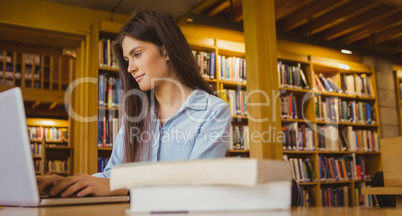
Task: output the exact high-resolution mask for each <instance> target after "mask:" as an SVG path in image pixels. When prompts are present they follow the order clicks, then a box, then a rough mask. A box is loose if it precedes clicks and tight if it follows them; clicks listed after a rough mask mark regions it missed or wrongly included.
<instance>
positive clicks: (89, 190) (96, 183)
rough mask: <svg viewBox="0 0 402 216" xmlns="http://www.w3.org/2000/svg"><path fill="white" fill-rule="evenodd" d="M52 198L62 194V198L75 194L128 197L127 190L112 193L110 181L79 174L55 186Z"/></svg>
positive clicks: (80, 195) (79, 195)
mask: <svg viewBox="0 0 402 216" xmlns="http://www.w3.org/2000/svg"><path fill="white" fill-rule="evenodd" d="M49 194H50V195H51V196H55V195H57V194H60V196H61V197H68V196H70V195H73V194H75V195H76V196H77V197H83V196H88V195H92V196H113V195H127V190H125V189H123V190H116V191H110V187H109V179H107V178H97V177H93V176H91V175H87V174H77V175H74V176H69V177H65V178H63V179H62V180H60V181H57V182H56V184H54V186H53V188H52V189H51V190H50V193H49Z"/></svg>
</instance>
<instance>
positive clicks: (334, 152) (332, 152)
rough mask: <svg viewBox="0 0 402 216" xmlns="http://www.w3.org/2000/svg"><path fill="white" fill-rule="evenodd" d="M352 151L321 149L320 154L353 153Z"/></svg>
mask: <svg viewBox="0 0 402 216" xmlns="http://www.w3.org/2000/svg"><path fill="white" fill-rule="evenodd" d="M352 153H353V152H352V151H323V150H319V151H318V154H352Z"/></svg>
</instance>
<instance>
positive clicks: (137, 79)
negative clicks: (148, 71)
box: [134, 74, 144, 82]
mask: <svg viewBox="0 0 402 216" xmlns="http://www.w3.org/2000/svg"><path fill="white" fill-rule="evenodd" d="M143 76H144V74H142V75H137V76H134V79H135V81H137V82H138V81H140V80H141V79H142V77H143Z"/></svg>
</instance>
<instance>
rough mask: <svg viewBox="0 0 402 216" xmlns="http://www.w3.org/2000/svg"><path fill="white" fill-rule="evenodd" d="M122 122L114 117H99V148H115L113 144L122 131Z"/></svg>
mask: <svg viewBox="0 0 402 216" xmlns="http://www.w3.org/2000/svg"><path fill="white" fill-rule="evenodd" d="M120 126H121V124H120V121H119V119H118V118H115V117H114V116H113V115H109V116H108V117H106V116H99V119H98V147H113V142H114V140H115V139H116V137H117V134H118V133H119V129H120Z"/></svg>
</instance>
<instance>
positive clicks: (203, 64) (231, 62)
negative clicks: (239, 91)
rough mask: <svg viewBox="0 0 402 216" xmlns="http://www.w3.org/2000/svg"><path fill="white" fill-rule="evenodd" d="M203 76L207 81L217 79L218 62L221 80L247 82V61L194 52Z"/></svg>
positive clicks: (204, 52)
mask: <svg viewBox="0 0 402 216" xmlns="http://www.w3.org/2000/svg"><path fill="white" fill-rule="evenodd" d="M192 52H193V56H194V58H195V60H196V62H197V64H198V67H199V70H200V73H201V75H202V76H203V77H204V78H206V79H215V78H216V71H215V68H216V63H215V62H216V61H217V68H218V73H219V78H220V80H225V81H233V82H240V83H245V82H246V60H245V59H244V58H240V57H236V56H233V57H227V56H223V55H218V58H217V60H216V57H215V56H216V54H215V53H214V52H206V51H197V50H192Z"/></svg>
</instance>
